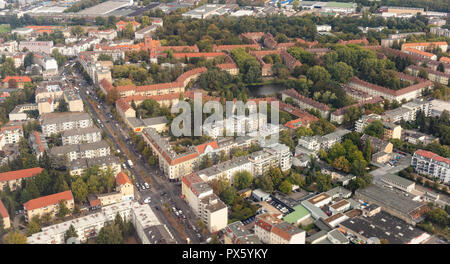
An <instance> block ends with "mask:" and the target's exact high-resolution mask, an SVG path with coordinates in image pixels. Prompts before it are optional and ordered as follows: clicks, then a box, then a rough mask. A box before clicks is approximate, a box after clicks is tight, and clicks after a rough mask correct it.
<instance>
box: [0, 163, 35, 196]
mask: <svg viewBox="0 0 450 264" xmlns="http://www.w3.org/2000/svg"><path fill="white" fill-rule="evenodd" d="M41 172H42V168H39V167H36V168H31V169H23V170H16V171H8V172H1V173H0V191H3V190H4V189H5V187H6V186H8V187H9V190H11V191H14V190H15V189H16V188H17V187H18V186H19V187H20V186H21V184H22V181H23V180H26V179H28V178H31V177H34V176H36V175H38V174H40V173H41Z"/></svg>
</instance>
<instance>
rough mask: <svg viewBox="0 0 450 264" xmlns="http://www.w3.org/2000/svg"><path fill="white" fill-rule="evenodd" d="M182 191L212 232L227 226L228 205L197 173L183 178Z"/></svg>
mask: <svg viewBox="0 0 450 264" xmlns="http://www.w3.org/2000/svg"><path fill="white" fill-rule="evenodd" d="M181 193H182V195H183V197H184V199H185V200H186V202H187V203H188V204H189V206H191V208H192V210H193V211H194V213H195V214H196V215H197V217H199V218H200V219H202V221H203V222H204V223H205V224H206V226H207V228H208V230H209V231H210V232H217V231H220V230H222V229H224V228H225V227H226V226H227V223H228V208H227V206H226V205H225V204H224V203H223V202H222V201H221V200H220V199H219V197H217V196H216V195H215V194H214V193H213V191H212V188H211V187H210V186H209V185H208V184H207V183H205V182H204V181H203V180H202V179H201V178H200V177H199V176H198V175H197V174H196V173H192V174H189V175H187V176H184V177H183V178H182V180H181Z"/></svg>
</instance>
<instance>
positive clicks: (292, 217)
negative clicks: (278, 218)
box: [283, 204, 311, 225]
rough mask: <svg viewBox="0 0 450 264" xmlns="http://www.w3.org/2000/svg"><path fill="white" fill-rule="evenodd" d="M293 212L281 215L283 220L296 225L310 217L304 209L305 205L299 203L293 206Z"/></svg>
mask: <svg viewBox="0 0 450 264" xmlns="http://www.w3.org/2000/svg"><path fill="white" fill-rule="evenodd" d="M293 209H294V212H292V213H290V214H287V215H286V216H284V217H283V221H286V222H287V223H289V224H294V225H298V224H300V223H301V222H302V221H304V220H306V219H308V218H310V217H311V214H310V213H309V211H308V210H306V208H305V207H303V206H302V205H301V204H299V205H297V206H295V207H294V208H293Z"/></svg>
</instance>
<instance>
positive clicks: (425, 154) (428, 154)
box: [414, 149, 450, 165]
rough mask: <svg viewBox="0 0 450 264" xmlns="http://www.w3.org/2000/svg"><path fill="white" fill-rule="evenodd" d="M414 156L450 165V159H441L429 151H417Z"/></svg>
mask: <svg viewBox="0 0 450 264" xmlns="http://www.w3.org/2000/svg"><path fill="white" fill-rule="evenodd" d="M414 154H415V155H420V156H422V157H425V158H427V159H433V160H435V161H439V162H445V163H447V164H449V165H450V159H447V158H444V157H441V156H439V155H438V154H435V153H433V152H431V151H428V150H423V149H419V150H417V151H416V152H415V153H414Z"/></svg>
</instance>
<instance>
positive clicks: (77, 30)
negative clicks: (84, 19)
mask: <svg viewBox="0 0 450 264" xmlns="http://www.w3.org/2000/svg"><path fill="white" fill-rule="evenodd" d="M70 33H71V34H72V35H75V36H76V37H77V38H79V37H80V36H82V35H83V34H84V29H83V28H82V27H81V26H80V25H76V26H74V27H72V28H71V29H70Z"/></svg>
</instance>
